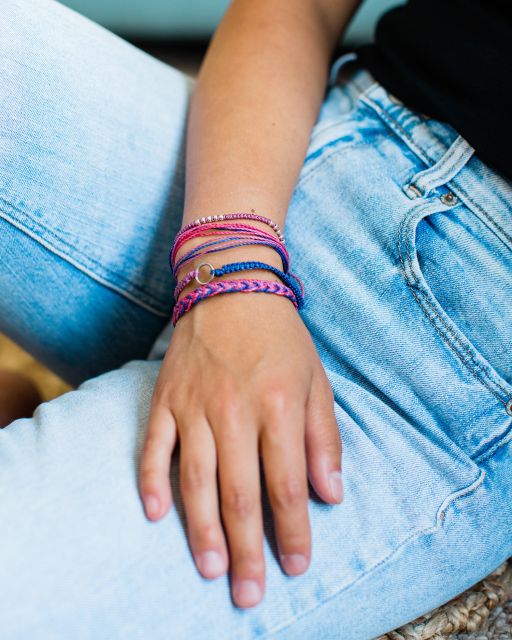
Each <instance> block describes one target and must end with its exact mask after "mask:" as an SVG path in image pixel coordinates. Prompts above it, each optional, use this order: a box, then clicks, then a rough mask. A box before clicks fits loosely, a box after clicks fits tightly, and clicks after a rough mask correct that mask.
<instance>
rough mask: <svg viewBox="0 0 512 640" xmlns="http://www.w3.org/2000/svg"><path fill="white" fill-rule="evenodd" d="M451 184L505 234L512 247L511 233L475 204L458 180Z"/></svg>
mask: <svg viewBox="0 0 512 640" xmlns="http://www.w3.org/2000/svg"><path fill="white" fill-rule="evenodd" d="M450 184H453V185H454V186H455V187H456V189H457V190H458V191H459V192H460V193H461V194H463V196H464V197H465V198H466V199H467V200H469V202H471V204H472V205H473V206H474V207H475V209H478V210H479V211H480V212H481V213H483V215H484V216H485V217H486V218H487V219H488V220H489V222H490V223H491V224H494V225H495V226H496V228H497V229H498V230H499V231H500V232H501V233H502V234H503V236H504V237H505V238H506V239H507V240H508V241H509V242H510V244H511V245H512V236H511V235H510V234H509V233H507V231H506V230H505V229H504V228H503V227H502V226H501V225H500V224H499V222H496V220H495V219H494V218H493V217H492V216H491V215H490V214H489V213H487V211H486V210H485V209H484V208H483V207H482V206H480V205H479V204H478V203H477V202H475V201H474V200H473V198H472V197H471V196H470V195H469V194H468V192H467V191H466V190H465V189H464V188H463V187H461V186H460V185H459V183H458V182H457V180H456V179H453V180H452V181H451V183H450ZM453 191H454V192H455V189H453ZM457 195H459V194H457Z"/></svg>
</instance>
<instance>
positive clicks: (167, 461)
mask: <svg viewBox="0 0 512 640" xmlns="http://www.w3.org/2000/svg"><path fill="white" fill-rule="evenodd" d="M176 432H177V429H176V422H175V420H174V416H173V415H172V412H171V410H170V409H168V408H167V407H165V406H164V405H162V404H157V403H155V404H154V405H153V406H152V408H151V412H150V415H149V420H148V428H147V432H146V439H145V441H144V447H143V450H142V458H141V463H140V474H139V490H140V495H141V498H142V502H143V504H144V509H145V512H146V516H147V517H148V518H149V519H150V520H158V519H159V518H161V517H162V516H164V515H165V514H166V513H167V511H168V510H169V507H170V505H171V483H170V479H169V470H170V465H171V456H172V452H173V449H174V446H175V444H176Z"/></svg>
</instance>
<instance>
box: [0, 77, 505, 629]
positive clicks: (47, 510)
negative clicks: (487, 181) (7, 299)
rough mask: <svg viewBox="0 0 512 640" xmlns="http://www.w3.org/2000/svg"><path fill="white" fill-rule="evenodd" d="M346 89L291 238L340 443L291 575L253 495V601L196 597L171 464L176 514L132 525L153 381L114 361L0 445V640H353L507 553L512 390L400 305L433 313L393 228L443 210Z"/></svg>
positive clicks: (376, 116) (143, 369) (318, 146)
mask: <svg viewBox="0 0 512 640" xmlns="http://www.w3.org/2000/svg"><path fill="white" fill-rule="evenodd" d="M352 89H353V85H349V86H347V87H346V88H345V89H343V88H336V89H333V91H331V92H330V93H329V95H328V97H327V98H326V101H325V103H324V107H325V108H324V110H323V111H322V113H321V116H320V118H319V121H318V123H317V125H316V128H315V130H314V132H313V136H312V140H311V146H310V149H309V150H308V157H307V159H306V162H305V164H304V168H303V171H302V173H301V176H300V178H299V181H298V184H297V188H296V190H295V193H294V196H293V199H292V202H291V205H290V210H289V218H288V226H287V236H288V246H289V250H290V253H291V255H292V259H293V260H294V261H295V264H296V266H297V268H296V271H297V273H298V275H300V276H301V277H302V278H303V280H304V284H305V286H306V292H307V294H308V296H309V299H308V303H307V305H306V307H305V308H304V310H303V317H304V321H305V322H306V324H307V326H308V328H309V329H310V331H311V333H312V336H313V338H314V340H315V342H316V345H317V348H318V350H319V353H320V355H321V357H322V361H323V363H324V366H325V368H326V370H327V373H328V375H329V378H330V381H331V384H332V386H333V390H334V393H335V400H336V415H337V417H338V423H339V428H340V435H341V437H342V439H343V442H344V454H343V455H344V462H343V469H344V477H345V491H346V495H345V501H344V503H343V504H342V505H336V506H331V505H327V504H325V503H322V502H321V501H319V500H318V499H316V498H315V496H314V495H312V496H311V500H310V518H311V524H312V535H313V549H312V562H311V566H310V568H309V570H308V572H307V573H306V574H304V575H303V576H299V577H289V576H286V575H285V574H284V573H283V572H282V571H281V568H280V566H279V564H278V562H277V561H276V556H275V544H274V537H273V530H272V518H271V513H270V509H269V505H268V500H267V499H266V495H265V487H264V486H262V491H263V496H264V501H263V509H264V516H265V528H266V534H267V535H266V538H265V557H266V563H267V578H266V596H265V598H264V600H263V601H262V602H261V603H260V604H259V605H258V606H257V607H255V608H253V609H249V610H240V609H237V608H236V607H234V606H233V604H232V603H231V600H230V594H229V582H228V580H229V578H228V576H223V577H221V578H219V579H217V580H213V581H208V580H205V579H203V578H202V577H201V576H200V575H199V574H198V573H197V571H196V569H195V566H194V564H193V561H192V558H191V555H190V553H189V550H188V546H187V539H186V533H185V523H184V518H183V508H182V503H181V499H180V493H179V485H178V473H177V466H178V464H179V455H177V456H175V457H174V459H173V465H172V471H171V482H172V483H173V488H174V495H175V499H176V503H175V506H174V507H173V509H171V511H170V513H169V514H168V516H167V517H166V518H164V519H163V520H162V521H161V522H159V523H156V524H155V523H149V522H147V521H146V520H145V518H144V516H143V512H142V508H141V505H140V502H139V499H138V495H137V488H136V467H137V458H138V455H139V451H140V445H141V442H142V439H143V435H144V428H145V420H146V418H147V412H148V407H149V402H150V397H151V391H152V386H153V383H154V380H155V377H156V375H157V372H158V363H157V362H140V361H138V362H132V363H129V364H127V365H125V366H124V367H122V368H121V369H120V370H118V371H114V372H111V373H107V374H104V375H103V376H100V377H98V378H95V379H94V380H90V381H88V382H86V383H84V384H83V385H82V386H81V387H80V388H79V389H78V390H77V391H74V392H71V393H69V394H66V395H65V396H63V397H61V398H59V399H58V400H55V401H53V402H51V403H48V404H46V405H43V406H42V407H40V409H38V411H37V413H36V415H35V417H34V419H32V420H27V421H18V422H16V423H13V425H11V426H10V427H8V428H7V429H6V430H5V431H4V432H2V433H0V456H1V460H0V476H1V477H0V492H1V495H0V524H1V527H2V551H3V554H4V560H5V561H4V562H2V563H1V564H0V582H1V583H3V584H8V585H9V588H8V589H6V590H5V593H4V596H3V598H2V601H1V604H0V623H1V626H2V629H4V630H7V633H8V637H9V638H12V639H13V640H14V639H18V638H19V639H22V638H26V637H35V636H37V637H38V638H42V639H46V638H69V637H70V636H73V637H74V638H78V639H80V638H84V639H85V638H87V639H89V638H101V637H109V638H121V637H123V638H124V637H130V638H145V637H151V638H153V639H156V640H157V639H159V638H169V637H173V638H179V639H181V638H183V639H185V638H187V639H189V638H202V637H204V635H205V633H207V634H208V636H209V637H212V638H219V639H222V640H225V639H227V638H229V639H235V638H236V639H244V640H245V639H251V640H252V639H256V638H260V639H263V638H265V639H270V638H272V639H280V640H283V639H289V640H292V639H293V640H295V639H298V638H301V639H302V638H311V639H315V640H316V639H317V638H318V639H322V640H327V639H328V640H331V639H332V640H334V639H335V638H336V639H338V638H340V637H343V638H345V639H348V640H351V639H354V640H356V639H360V640H369V639H370V638H372V637H375V636H377V635H378V634H380V633H384V632H386V631H389V630H390V629H392V628H394V627H396V626H398V625H399V624H402V623H405V622H407V621H409V620H411V619H413V618H414V617H416V616H417V615H420V614H422V613H425V612H426V611H428V610H430V609H431V608H433V607H435V606H437V605H439V604H441V603H442V602H445V601H446V600H448V599H449V598H451V597H453V596H454V595H456V594H457V593H459V592H461V591H463V590H464V589H466V588H467V587H469V586H470V585H471V584H473V583H475V582H477V581H478V580H479V579H481V578H482V577H484V576H485V575H486V574H487V573H489V572H490V571H491V570H492V569H494V568H495V567H496V566H497V565H498V564H499V563H500V562H501V561H502V560H504V559H505V558H506V557H507V555H510V554H511V553H512V544H511V540H510V528H511V525H512V506H511V504H510V500H509V498H508V496H509V495H510V491H511V480H510V478H512V462H511V460H512V459H511V454H510V437H509V436H510V417H509V416H508V414H507V411H506V403H504V402H503V400H504V399H505V396H506V393H508V392H509V389H510V387H509V386H508V383H507V382H506V381H505V380H504V379H502V377H501V376H500V374H499V373H498V371H497V369H496V368H495V367H493V366H492V365H491V364H490V361H488V360H487V358H486V357H485V356H487V357H488V358H491V357H492V353H489V352H487V353H485V347H484V346H483V345H484V342H483V340H482V339H477V337H476V335H474V336H472V339H474V342H475V344H478V343H480V345H479V346H481V348H482V353H480V352H478V353H476V352H475V353H472V357H473V360H468V357H466V358H465V359H464V358H460V357H459V355H460V353H459V352H457V353H456V351H454V347H455V348H457V349H458V348H462V346H461V345H460V344H459V340H462V332H460V331H457V332H455V329H454V328H452V327H451V325H450V328H451V331H452V333H451V334H447V337H450V336H452V337H451V342H450V343H448V342H447V341H446V339H445V336H444V334H443V332H442V330H441V325H436V323H435V322H433V318H432V317H430V316H428V315H427V314H426V313H425V310H424V309H423V308H422V306H421V305H420V304H419V303H418V302H417V301H416V298H415V295H416V296H417V297H419V290H420V288H421V287H423V289H424V291H423V293H425V295H427V294H428V295H429V296H430V303H431V305H434V306H435V304H436V301H435V299H434V297H433V294H431V293H430V290H429V291H427V289H426V287H425V285H424V284H423V281H420V277H419V272H418V264H419V262H421V261H420V260H419V259H418V258H417V255H418V254H417V250H416V249H415V248H414V245H413V238H412V236H411V232H410V229H412V228H413V226H412V222H410V223H409V222H407V224H405V223H404V221H409V220H412V219H413V216H415V217H414V220H417V219H419V217H420V214H419V212H420V211H421V212H422V214H423V213H426V212H430V213H431V214H432V215H434V213H435V212H437V214H440V213H442V212H445V213H446V215H452V213H455V211H456V209H455V208H454V207H453V206H452V204H451V203H450V202H449V199H448V201H447V200H446V198H445V199H444V201H445V202H444V203H443V201H442V200H441V199H440V198H441V195H443V194H444V193H445V191H444V189H445V185H440V186H439V187H437V188H439V189H441V191H440V193H439V196H437V195H434V196H433V197H432V198H431V199H429V197H430V196H427V197H426V198H423V197H422V198H421V199H420V200H419V201H414V200H413V199H411V198H410V197H409V196H408V195H407V193H406V192H405V191H404V189H403V187H404V186H406V185H407V183H408V180H410V178H412V177H414V176H416V175H418V174H420V173H421V171H422V170H423V169H424V167H423V161H421V160H420V159H418V157H417V156H416V155H415V153H414V152H412V151H411V150H409V149H408V147H407V145H405V144H404V141H403V139H402V138H400V137H399V136H397V135H395V134H394V133H393V130H392V128H391V126H390V124H389V123H387V122H386V121H385V119H384V118H383V114H380V113H379V111H378V106H379V104H378V99H379V94H375V93H374V94H370V93H367V94H366V97H365V99H366V98H367V99H372V100H373V102H372V104H369V103H366V102H364V100H363V99H361V100H359V99H358V100H356V101H355V102H352V100H353V97H352V96H351V95H350V92H351V90H352ZM380 97H382V96H380ZM341 104H343V105H345V106H344V107H343V108H342V109H340V112H339V113H336V107H337V105H341ZM387 106H388V107H389V105H387ZM388 113H389V112H388ZM402 115H404V114H402ZM438 162H440V163H439V165H438V168H441V167H442V166H443V163H444V164H445V165H446V157H445V158H444V160H441V161H436V159H435V158H432V162H431V165H432V166H435V165H436V164H437V163H438ZM445 168H446V167H445ZM466 169H467V170H468V171H469V170H470V168H469V164H467V165H465V166H464V167H462V168H460V171H459V173H458V179H460V180H463V179H464V175H463V173H462V171H465V170H466ZM465 175H469V174H467V173H466V174H465ZM453 179H455V178H453ZM463 182H464V180H463ZM460 186H462V187H463V188H464V186H465V185H464V184H462V183H461V185H460ZM453 188H454V189H455V186H454V187H453ZM465 206H466V205H462V204H461V205H460V207H461V208H460V209H459V210H458V213H459V214H460V215H463V214H464V213H465V209H464V207H465ZM423 218H425V216H424V215H423ZM479 219H480V218H479ZM404 229H407V232H406V235H405V236H404V235H403V233H404V231H403V230H404ZM418 229H419V230H420V231H422V230H421V229H420V228H419V227H418ZM407 233H409V235H407ZM421 237H422V236H421V235H419V234H418V238H417V239H418V247H419V246H420V242H421ZM406 241H407V242H408V244H409V247H408V249H407V250H406V253H405V254H404V253H403V251H404V250H403V249H402V245H403V244H404V242H406ZM423 246H425V245H423ZM429 246H430V247H432V246H433V245H432V244H430V245H429ZM464 246H466V243H464ZM422 253H424V251H423V250H422ZM430 253H431V251H430ZM402 261H403V262H402ZM422 263H423V264H424V260H423V261H422ZM412 268H414V269H415V274H416V276H417V279H414V277H413V275H412V273H411V272H410V270H411V269H412ZM425 282H426V281H425ZM420 284H421V287H420ZM437 288H438V289H439V287H437ZM413 294H415V295H413ZM425 304H426V303H425ZM429 308H430V306H429ZM438 316H439V317H442V320H443V321H444V323H445V324H446V325H447V324H449V323H448V315H447V314H446V317H445V316H444V315H443V314H442V313H441V312H440V311H439V313H438ZM453 324H454V326H455V323H453ZM442 326H444V325H442ZM438 329H439V330H438ZM454 332H455V333H454ZM454 335H455V336H456V339H454V338H453V336H454ZM468 341H469V339H468ZM474 348H475V347H474V346H473V345H471V347H470V346H468V345H466V344H465V343H464V351H465V352H467V349H474ZM484 353H485V356H484ZM484 359H485V366H484ZM475 363H477V364H478V365H479V366H478V367H476V364H475ZM468 364H469V365H471V366H468ZM475 367H476V371H475V370H474V369H475ZM475 373H478V375H475ZM482 378H484V379H482ZM484 382H485V384H484ZM496 385H498V386H496ZM469 400H472V402H469ZM84 425H85V426H84Z"/></svg>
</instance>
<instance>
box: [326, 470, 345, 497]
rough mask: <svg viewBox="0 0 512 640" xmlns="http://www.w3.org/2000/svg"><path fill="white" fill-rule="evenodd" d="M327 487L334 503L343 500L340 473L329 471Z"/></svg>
mask: <svg viewBox="0 0 512 640" xmlns="http://www.w3.org/2000/svg"><path fill="white" fill-rule="evenodd" d="M329 485H330V487H331V494H332V497H333V499H334V500H336V502H341V501H342V500H343V481H342V479H341V471H331V473H330V474H329Z"/></svg>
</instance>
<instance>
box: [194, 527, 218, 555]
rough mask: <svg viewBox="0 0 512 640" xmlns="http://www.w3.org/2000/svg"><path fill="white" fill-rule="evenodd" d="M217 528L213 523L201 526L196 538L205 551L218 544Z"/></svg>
mask: <svg viewBox="0 0 512 640" xmlns="http://www.w3.org/2000/svg"><path fill="white" fill-rule="evenodd" d="M219 532H220V531H219V527H218V526H217V525H216V524H214V523H213V522H209V523H206V524H203V525H201V527H200V528H199V530H198V532H197V538H198V539H199V541H200V543H201V545H202V546H204V548H205V549H213V548H215V546H216V545H217V544H218V542H219Z"/></svg>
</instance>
